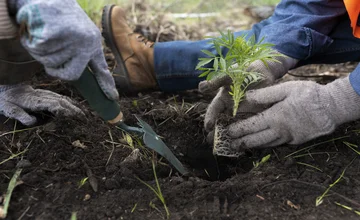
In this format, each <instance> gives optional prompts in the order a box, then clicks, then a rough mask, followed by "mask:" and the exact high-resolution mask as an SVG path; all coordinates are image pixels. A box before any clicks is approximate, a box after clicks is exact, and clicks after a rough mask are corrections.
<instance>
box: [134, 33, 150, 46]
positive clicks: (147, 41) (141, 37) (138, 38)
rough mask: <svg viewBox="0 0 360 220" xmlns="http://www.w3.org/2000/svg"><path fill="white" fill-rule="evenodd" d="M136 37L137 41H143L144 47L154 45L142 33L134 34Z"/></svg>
mask: <svg viewBox="0 0 360 220" xmlns="http://www.w3.org/2000/svg"><path fill="white" fill-rule="evenodd" d="M136 39H137V40H138V41H139V42H142V43H144V45H145V46H146V47H149V48H150V47H153V46H154V42H152V41H150V40H148V39H147V38H146V37H144V36H143V35H141V34H139V35H138V36H136Z"/></svg>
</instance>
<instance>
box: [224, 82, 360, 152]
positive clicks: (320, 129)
mask: <svg viewBox="0 0 360 220" xmlns="http://www.w3.org/2000/svg"><path fill="white" fill-rule="evenodd" d="M244 102H245V103H244V105H245V106H253V107H256V106H259V105H261V106H267V109H266V110H264V111H262V112H261V113H259V114H257V115H255V116H253V117H250V118H247V119H245V120H239V121H237V122H235V123H233V124H231V125H229V126H228V128H227V135H228V137H229V138H230V147H231V149H232V150H235V151H241V150H244V149H249V148H264V147H273V146H277V145H281V144H285V143H287V144H301V143H304V142H306V141H309V140H311V139H313V138H316V137H319V136H322V135H326V134H330V133H331V132H333V131H334V130H335V128H336V127H337V126H338V125H340V124H343V123H345V122H350V121H353V120H356V119H359V118H360V96H359V95H358V94H357V93H356V92H355V91H354V89H353V87H352V86H351V84H350V82H349V77H346V78H342V79H337V80H335V81H334V82H332V83H329V84H327V85H320V84H317V83H315V82H311V81H292V82H285V83H283V84H279V85H275V86H272V87H267V88H263V89H258V90H252V91H248V92H247V93H246V99H245V101H244ZM239 108H242V105H240V107H239Z"/></svg>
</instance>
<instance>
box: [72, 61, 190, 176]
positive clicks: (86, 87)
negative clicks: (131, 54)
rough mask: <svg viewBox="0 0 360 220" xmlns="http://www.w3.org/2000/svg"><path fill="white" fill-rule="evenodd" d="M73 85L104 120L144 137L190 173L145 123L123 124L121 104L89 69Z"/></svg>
mask: <svg viewBox="0 0 360 220" xmlns="http://www.w3.org/2000/svg"><path fill="white" fill-rule="evenodd" d="M71 83H72V84H73V85H74V86H75V87H76V88H77V89H78V91H79V92H80V93H81V95H82V96H83V97H84V98H85V99H86V100H87V101H88V103H89V104H90V106H91V107H92V109H93V110H95V111H96V112H97V113H98V114H99V115H100V117H101V118H102V119H103V120H105V121H108V122H109V123H111V124H113V125H115V126H118V127H120V128H121V129H123V130H124V131H126V132H129V133H132V134H136V135H138V136H142V139H143V142H144V144H145V145H146V146H147V147H149V148H150V149H152V150H154V151H156V152H157V153H159V154H160V155H161V156H163V157H164V158H166V159H167V160H168V161H169V162H170V163H171V164H172V165H173V166H174V167H175V168H176V169H177V170H178V171H179V172H180V173H181V174H183V175H185V174H187V173H188V172H187V170H186V169H185V167H184V166H183V165H182V164H181V162H180V161H179V160H178V159H177V158H176V157H175V155H174V154H173V153H172V152H171V150H170V149H169V148H168V147H167V146H166V145H165V143H164V142H163V141H162V140H161V139H160V137H159V136H158V135H157V134H156V133H155V131H154V130H153V129H152V128H151V127H150V125H148V124H147V123H146V122H145V121H143V120H141V119H140V118H139V117H137V116H136V119H137V120H138V124H139V126H140V127H132V126H129V125H127V124H125V123H124V122H123V120H122V119H123V115H122V112H121V111H120V106H119V104H118V103H117V102H116V101H114V100H110V99H108V98H107V97H106V95H105V94H104V92H103V91H102V90H101V88H100V86H99V85H98V83H97V81H96V78H95V76H94V75H93V73H92V72H91V70H90V69H89V68H88V67H87V68H86V69H85V71H84V72H83V74H82V76H81V77H80V78H79V79H78V80H77V81H73V82H71Z"/></svg>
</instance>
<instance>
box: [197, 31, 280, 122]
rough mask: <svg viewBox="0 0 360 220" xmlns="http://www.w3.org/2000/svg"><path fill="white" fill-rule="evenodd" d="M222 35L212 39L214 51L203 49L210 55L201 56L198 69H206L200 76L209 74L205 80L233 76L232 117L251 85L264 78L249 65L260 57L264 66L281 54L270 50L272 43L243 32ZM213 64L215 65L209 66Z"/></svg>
mask: <svg viewBox="0 0 360 220" xmlns="http://www.w3.org/2000/svg"><path fill="white" fill-rule="evenodd" d="M220 34H221V37H219V38H213V39H212V40H211V41H210V43H211V44H212V45H213V48H214V49H215V52H211V51H209V50H202V52H203V53H204V54H206V55H207V56H208V57H205V58H199V63H198V65H197V66H196V69H197V70H201V71H203V73H202V74H201V75H200V77H206V80H212V79H216V78H221V77H225V76H228V77H230V78H231V80H232V85H231V86H230V92H229V93H230V95H231V96H232V98H233V101H234V107H233V116H235V115H236V113H237V109H238V107H239V103H240V102H241V101H242V100H243V99H244V97H245V91H246V89H247V88H248V86H250V85H251V84H253V83H256V82H259V81H260V80H261V79H262V75H261V74H260V73H258V72H255V71H252V69H250V65H251V64H252V63H253V62H254V61H257V60H260V61H262V62H263V63H264V64H265V65H267V62H268V61H275V62H278V61H277V60H276V59H275V57H277V56H281V55H276V54H274V53H273V50H272V49H271V47H272V46H273V45H272V44H269V43H264V39H261V40H260V41H259V42H258V43H257V42H256V39H255V36H252V37H250V38H248V37H247V36H246V35H244V36H240V37H236V38H235V37H234V34H233V33H232V32H231V31H228V32H227V33H226V34H225V33H223V32H220ZM222 48H226V49H227V50H228V52H227V53H226V54H223V51H222ZM210 63H212V66H210V67H209V65H210Z"/></svg>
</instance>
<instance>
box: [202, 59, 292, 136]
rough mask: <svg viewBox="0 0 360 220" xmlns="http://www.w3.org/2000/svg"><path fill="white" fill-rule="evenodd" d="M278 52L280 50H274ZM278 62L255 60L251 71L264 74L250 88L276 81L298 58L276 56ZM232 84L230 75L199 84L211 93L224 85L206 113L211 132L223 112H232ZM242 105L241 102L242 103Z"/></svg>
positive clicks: (206, 127)
mask: <svg viewBox="0 0 360 220" xmlns="http://www.w3.org/2000/svg"><path fill="white" fill-rule="evenodd" d="M274 53H278V52H274ZM276 59H277V60H278V62H276V61H269V62H267V66H266V65H265V64H264V63H263V62H262V61H260V60H258V61H255V62H254V63H252V64H251V65H250V67H249V71H252V72H258V73H261V74H262V76H263V79H262V81H260V82H259V83H256V84H253V85H251V86H250V87H249V89H257V88H263V87H266V86H268V85H271V84H273V83H274V81H275V80H276V79H279V78H281V77H282V76H283V75H285V74H286V73H287V71H289V69H291V68H293V67H294V66H295V65H296V63H297V62H298V60H296V59H293V58H291V57H288V56H284V55H283V56H278V57H276ZM230 84H231V79H230V78H229V77H228V76H224V77H222V78H217V79H214V80H210V81H203V82H200V84H199V90H200V92H202V93H211V92H214V91H216V90H217V89H219V88H220V87H222V88H221V89H220V90H219V91H218V93H217V95H216V96H215V98H214V99H213V100H212V101H211V103H210V105H209V107H208V108H207V111H206V114H205V120H204V124H205V129H206V131H208V132H210V131H212V130H213V129H214V125H215V123H216V120H217V118H218V117H219V115H220V114H221V113H228V114H230V113H231V112H232V108H233V103H234V101H233V99H232V97H231V96H230V94H229V91H230V88H229V85H230ZM240 106H241V103H240ZM242 110H245V111H246V112H252V109H242Z"/></svg>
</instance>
